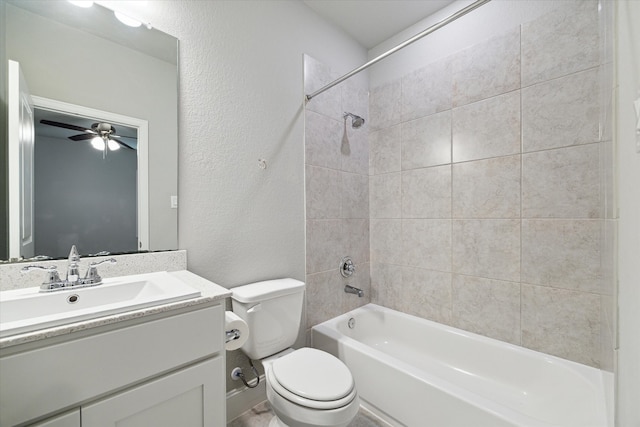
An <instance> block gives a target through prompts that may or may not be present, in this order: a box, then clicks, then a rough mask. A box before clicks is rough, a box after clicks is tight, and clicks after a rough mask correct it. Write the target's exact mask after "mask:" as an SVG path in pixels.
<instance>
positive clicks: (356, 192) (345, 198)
mask: <svg viewBox="0 0 640 427" xmlns="http://www.w3.org/2000/svg"><path fill="white" fill-rule="evenodd" d="M340 176H341V184H340V191H339V192H338V193H337V194H334V196H335V197H338V198H340V199H341V205H342V208H341V218H369V177H368V176H366V175H359V174H353V173H347V172H342V173H341V174H340ZM308 197H309V194H308V193H307V198H308ZM307 217H309V214H307Z"/></svg>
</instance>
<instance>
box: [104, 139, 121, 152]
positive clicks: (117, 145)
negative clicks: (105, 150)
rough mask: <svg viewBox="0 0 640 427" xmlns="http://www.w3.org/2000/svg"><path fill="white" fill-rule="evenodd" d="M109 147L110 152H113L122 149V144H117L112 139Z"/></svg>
mask: <svg viewBox="0 0 640 427" xmlns="http://www.w3.org/2000/svg"><path fill="white" fill-rule="evenodd" d="M107 145H108V146H109V150H111V151H116V150H119V149H120V144H118V143H117V142H115V141H114V140H113V139H110V140H109V142H108V143H107Z"/></svg>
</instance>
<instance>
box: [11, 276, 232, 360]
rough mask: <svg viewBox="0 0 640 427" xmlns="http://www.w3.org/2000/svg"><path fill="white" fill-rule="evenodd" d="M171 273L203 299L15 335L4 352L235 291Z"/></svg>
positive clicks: (207, 301)
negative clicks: (26, 344) (16, 346)
mask: <svg viewBox="0 0 640 427" xmlns="http://www.w3.org/2000/svg"><path fill="white" fill-rule="evenodd" d="M168 273H169V274H171V275H172V276H175V277H176V278H177V279H180V280H181V281H183V282H185V283H187V284H188V285H189V286H191V287H193V288H195V289H197V290H199V291H200V292H201V296H199V297H197V298H191V299H187V300H183V301H177V302H172V303H168V304H161V305H156V306H153V307H146V308H141V309H138V310H131V311H127V312H124V313H118V314H113V315H108V316H102V317H96V318H94V319H89V320H83V321H80V322H75V323H68V324H66V325H60V326H54V327H51V328H45V329H39V330H37V331H31V332H25V333H22V334H17V335H11V336H8V337H4V338H0V348H7V347H11V346H15V345H19V344H24V343H28V342H33V341H38V340H42V339H45V338H51V337H56V336H60V335H68V334H72V333H74V332H78V331H83V330H87V329H92V328H97V327H99V326H104V325H110V324H114V323H118V322H124V321H126V320H131V319H137V318H141V317H146V316H151V315H154V314H159V313H165V312H168V311H172V310H178V309H182V308H186V307H193V306H197V305H201V304H207V303H212V302H215V301H218V300H224V299H225V298H227V297H230V296H231V291H230V290H229V289H226V288H223V287H222V286H220V285H217V284H215V283H213V282H210V281H209V280H207V279H204V278H202V277H200V276H198V275H196V274H193V273H191V272H189V271H187V270H181V271H171V272H168Z"/></svg>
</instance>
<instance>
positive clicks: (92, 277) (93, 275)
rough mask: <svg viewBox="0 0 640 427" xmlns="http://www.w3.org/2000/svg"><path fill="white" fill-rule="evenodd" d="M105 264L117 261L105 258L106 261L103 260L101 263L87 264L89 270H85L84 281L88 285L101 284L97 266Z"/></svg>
mask: <svg viewBox="0 0 640 427" xmlns="http://www.w3.org/2000/svg"><path fill="white" fill-rule="evenodd" d="M107 262H108V263H109V264H115V263H117V262H118V261H116V259H115V258H107V259H103V260H102V261H93V262H91V263H90V264H89V269H88V270H87V274H86V275H85V276H84V278H85V280H88V281H89V282H90V283H93V284H98V283H100V282H102V277H100V275H99V274H98V266H99V265H100V264H104V263H107Z"/></svg>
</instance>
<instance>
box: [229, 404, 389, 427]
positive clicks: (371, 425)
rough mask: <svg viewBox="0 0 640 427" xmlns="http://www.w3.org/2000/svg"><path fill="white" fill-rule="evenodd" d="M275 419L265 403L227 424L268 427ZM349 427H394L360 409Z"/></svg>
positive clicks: (245, 426) (235, 426) (233, 426)
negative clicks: (272, 419)
mask: <svg viewBox="0 0 640 427" xmlns="http://www.w3.org/2000/svg"><path fill="white" fill-rule="evenodd" d="M272 417H273V411H271V408H270V407H269V403H268V402H267V401H264V402H262V403H259V404H257V405H256V406H254V407H253V408H251V409H250V410H248V411H247V412H245V413H244V414H242V415H240V416H239V417H238V418H236V419H235V420H233V421H231V422H230V423H229V424H227V427H267V426H268V425H269V421H271V418H272ZM349 427H392V426H390V425H389V424H387V423H386V422H384V421H382V420H381V419H379V418H377V417H376V416H375V415H373V414H371V413H370V412H369V411H367V410H366V409H362V408H360V412H359V413H358V415H357V416H356V418H355V419H354V420H353V421H352V422H351V424H349Z"/></svg>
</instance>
